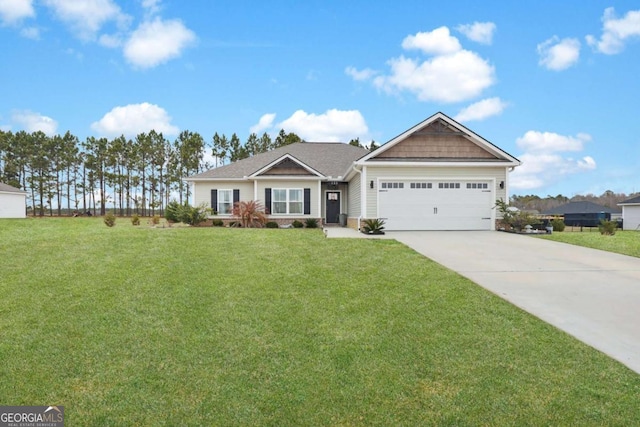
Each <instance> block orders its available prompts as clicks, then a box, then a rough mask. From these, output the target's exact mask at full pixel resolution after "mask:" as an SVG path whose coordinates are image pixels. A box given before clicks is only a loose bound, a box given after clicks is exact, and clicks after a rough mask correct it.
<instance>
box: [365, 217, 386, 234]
mask: <svg viewBox="0 0 640 427" xmlns="http://www.w3.org/2000/svg"><path fill="white" fill-rule="evenodd" d="M363 223H364V225H363V226H362V230H363V231H364V232H365V233H367V234H382V233H383V231H382V230H384V224H385V222H384V220H383V219H379V218H375V219H365V220H364V221H363Z"/></svg>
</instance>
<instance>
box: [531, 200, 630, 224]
mask: <svg viewBox="0 0 640 427" xmlns="http://www.w3.org/2000/svg"><path fill="white" fill-rule="evenodd" d="M542 215H544V216H562V217H564V223H565V224H566V225H568V226H575V227H580V226H583V227H597V226H598V225H599V224H600V221H602V220H606V221H611V220H616V219H617V218H620V217H621V215H620V211H619V210H617V209H612V208H609V207H607V206H602V205H599V204H597V203H593V202H588V201H579V202H569V203H566V204H564V205H561V206H557V207H555V208H553V209H549V210H547V211H544V212H543V213H542Z"/></svg>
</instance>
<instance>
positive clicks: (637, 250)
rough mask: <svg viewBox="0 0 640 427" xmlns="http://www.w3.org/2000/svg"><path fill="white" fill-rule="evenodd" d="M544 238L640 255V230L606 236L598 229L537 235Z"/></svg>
mask: <svg viewBox="0 0 640 427" xmlns="http://www.w3.org/2000/svg"><path fill="white" fill-rule="evenodd" d="M536 236H539V237H541V238H543V239H549V240H555V241H556V242H564V243H570V244H572V245H578V246H586V247H588V248H593V249H600V250H603V251H607V252H615V253H619V254H623V255H630V256H634V257H640V232H638V231H628V230H627V231H622V230H618V231H616V234H615V235H613V236H604V235H602V234H600V232H599V231H598V229H595V230H592V231H583V232H575V231H572V232H566V231H563V232H554V233H553V234H540V235H536Z"/></svg>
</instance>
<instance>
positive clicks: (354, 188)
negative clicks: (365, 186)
mask: <svg viewBox="0 0 640 427" xmlns="http://www.w3.org/2000/svg"><path fill="white" fill-rule="evenodd" d="M360 180H361V176H360V174H357V175H356V176H354V177H353V179H352V180H351V181H349V192H348V193H349V196H348V202H349V203H348V205H347V212H346V213H347V214H348V216H349V218H358V217H359V216H360V200H361V199H362V197H361V183H360Z"/></svg>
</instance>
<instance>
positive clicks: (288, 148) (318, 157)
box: [186, 142, 369, 181]
mask: <svg viewBox="0 0 640 427" xmlns="http://www.w3.org/2000/svg"><path fill="white" fill-rule="evenodd" d="M368 153H369V150H366V149H364V148H360V147H356V146H353V145H349V144H344V143H341V142H298V143H295V144H290V145H285V146H284V147H280V148H276V149H275V150H271V151H267V152H266V153H260V154H256V155H255V156H252V157H249V158H246V159H242V160H238V161H237V162H233V163H230V164H228V165H224V166H220V167H217V168H214V169H210V170H208V171H206V172H202V173H200V174H197V175H193V176H191V177H189V178H186V180H187V181H202V180H211V179H220V180H223V179H226V180H235V179H246V178H247V177H250V176H252V175H255V174H257V173H258V172H260V171H264V170H265V169H268V168H269V166H270V165H275V164H277V163H278V162H279V161H280V160H282V159H284V158H286V157H287V155H288V156H289V158H291V159H295V162H296V163H298V164H300V165H303V166H304V167H305V168H306V169H307V170H310V171H311V170H312V171H315V174H316V175H317V174H320V176H318V178H319V179H321V176H324V177H327V178H332V179H338V178H340V179H342V178H341V177H344V175H345V174H346V173H347V171H348V169H349V167H350V166H351V165H352V163H353V162H354V161H356V160H358V159H359V158H361V157H362V156H364V155H366V154H368Z"/></svg>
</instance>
